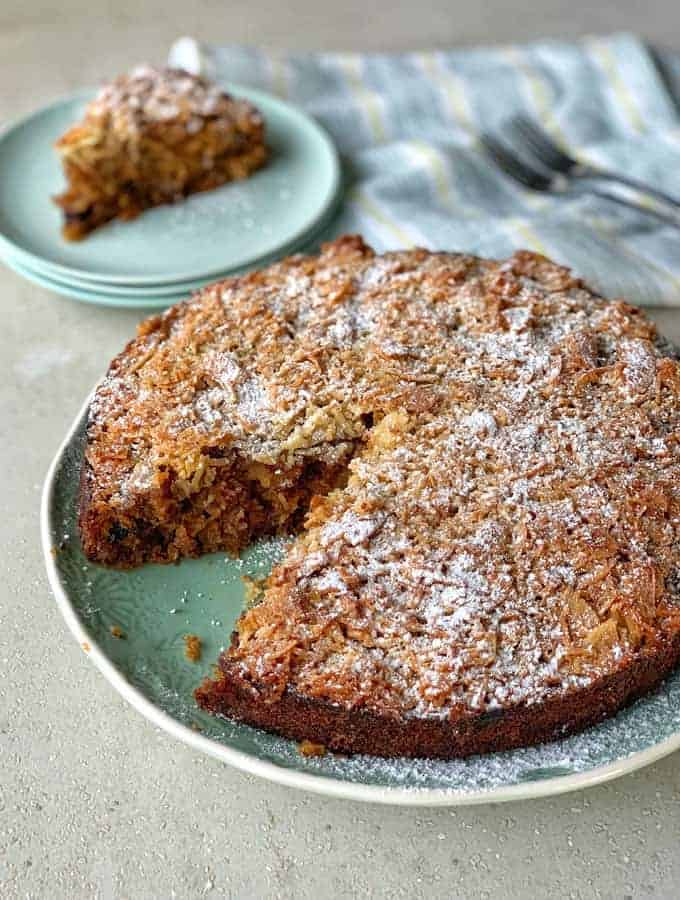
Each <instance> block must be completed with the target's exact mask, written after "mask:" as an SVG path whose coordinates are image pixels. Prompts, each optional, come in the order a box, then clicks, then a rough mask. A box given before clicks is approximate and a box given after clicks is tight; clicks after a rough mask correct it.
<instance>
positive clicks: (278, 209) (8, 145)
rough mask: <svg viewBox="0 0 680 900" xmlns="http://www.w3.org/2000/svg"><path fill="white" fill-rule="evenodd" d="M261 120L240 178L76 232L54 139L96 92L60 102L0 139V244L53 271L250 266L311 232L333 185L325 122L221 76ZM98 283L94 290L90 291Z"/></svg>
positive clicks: (119, 279)
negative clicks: (247, 172)
mask: <svg viewBox="0 0 680 900" xmlns="http://www.w3.org/2000/svg"><path fill="white" fill-rule="evenodd" d="M224 87H225V89H226V90H228V91H230V92H231V93H233V94H235V95H237V96H239V97H244V98H246V99H248V100H251V101H252V102H253V103H255V104H256V105H257V107H258V108H259V109H260V111H261V112H262V115H263V117H264V119H265V125H266V134H267V144H268V146H269V148H270V151H271V158H270V159H269V161H268V163H267V164H266V165H265V166H264V167H263V168H262V169H260V170H259V171H258V172H255V173H254V174H253V175H252V176H251V177H250V178H247V179H245V180H244V181H239V182H232V183H230V184H226V185H224V186H222V187H221V188H218V189H216V190H214V191H207V192H205V193H202V194H195V195H193V196H191V197H188V198H187V199H186V200H184V201H183V202H181V203H177V204H174V205H169V206H161V207H157V208H156V209H152V210H148V211H147V212H145V213H144V214H143V215H141V216H139V218H137V219H135V220H134V221H132V222H113V223H111V224H109V225H106V226H104V227H103V228H101V229H99V230H97V231H95V232H94V233H93V234H91V235H90V236H89V237H88V238H86V239H85V240H83V241H79V242H75V243H73V242H69V241H65V240H64V239H63V238H62V236H61V213H60V210H59V209H58V208H57V207H56V206H55V205H54V204H53V203H52V201H51V197H52V196H53V195H54V194H57V193H59V191H60V190H61V189H62V185H63V179H62V175H61V171H60V167H59V160H58V158H57V155H56V153H55V151H54V149H53V144H54V141H55V140H56V139H57V138H58V137H59V135H60V134H62V133H63V132H64V131H66V129H67V128H68V127H69V126H70V125H71V124H73V123H74V122H76V121H78V119H79V118H80V117H81V116H82V113H83V109H84V107H85V104H86V102H87V101H88V100H89V99H90V98H91V96H92V92H91V91H89V92H83V93H79V94H77V95H75V96H72V97H69V98H66V99H63V100H60V101H57V102H56V103H54V104H52V105H51V106H48V107H46V108H44V109H42V110H40V111H38V112H36V113H34V114H33V115H31V116H29V117H28V118H25V119H23V120H22V121H20V122H18V123H16V124H15V125H13V126H11V127H9V128H8V129H6V130H5V131H4V132H3V134H2V136H1V137H0V253H2V254H3V255H7V254H11V255H12V256H13V257H14V258H16V259H17V261H19V262H20V263H21V264H22V265H24V266H28V267H30V268H31V269H32V270H34V271H36V270H38V271H40V272H41V273H43V274H44V275H47V276H50V277H60V278H62V279H66V280H68V279H69V278H70V277H76V278H79V279H84V280H87V281H91V282H98V283H102V282H104V283H109V284H121V285H123V284H124V285H139V286H141V285H155V286H159V285H168V291H173V290H174V288H173V286H172V285H173V283H175V282H187V281H195V280H198V279H208V278H211V277H214V276H216V275H219V274H221V273H224V272H227V271H232V270H235V269H240V268H243V267H246V266H250V265H252V264H254V263H256V262H259V261H261V260H263V259H265V258H268V257H272V256H274V255H276V254H280V253H282V252H284V251H288V250H289V249H290V248H291V247H292V246H293V245H295V244H297V243H299V242H301V241H303V240H309V239H310V237H311V235H312V234H313V233H314V232H316V231H318V229H319V227H321V225H322V224H323V223H324V222H325V220H326V219H327V217H328V214H329V211H330V210H331V209H332V208H333V206H334V204H335V203H336V200H337V197H338V193H339V190H340V183H341V179H340V166H339V162H338V156H337V153H336V151H335V147H334V145H333V143H332V142H331V140H330V138H329V137H328V135H327V134H326V132H325V131H324V130H323V129H322V128H321V127H320V126H319V125H318V124H317V123H316V122H315V121H314V120H313V119H311V118H309V116H307V115H305V114H304V113H303V112H301V111H300V110H298V109H296V108H295V107H294V106H291V105H290V104H288V103H285V102H284V101H282V100H279V99H278V98H276V97H272V96H270V95H269V94H265V93H263V92H261V91H256V90H253V89H252V88H247V87H245V86H243V85H235V84H227V85H225V86H224ZM97 289H98V287H97V285H96V284H93V290H97Z"/></svg>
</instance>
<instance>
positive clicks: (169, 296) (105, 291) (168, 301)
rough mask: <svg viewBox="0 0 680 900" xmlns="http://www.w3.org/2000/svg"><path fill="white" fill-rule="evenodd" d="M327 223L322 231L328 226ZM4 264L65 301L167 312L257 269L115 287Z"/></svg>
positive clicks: (13, 261)
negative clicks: (221, 282)
mask: <svg viewBox="0 0 680 900" xmlns="http://www.w3.org/2000/svg"><path fill="white" fill-rule="evenodd" d="M334 211H335V210H334V208H333V209H331V211H330V213H329V218H331V217H332V215H333V214H334ZM327 221H328V220H324V222H323V223H322V226H321V227H323V225H325V224H327ZM315 233H316V232H315ZM313 244H314V240H312V241H311V243H310V242H307V241H304V239H303V240H302V241H301V242H300V243H299V244H295V245H294V246H292V247H286V248H283V249H282V251H281V252H282V253H289V252H292V251H293V250H296V251H297V250H305V249H308V248H310V247H311V246H312V245H313ZM275 258H276V257H266V258H264V259H261V260H259V261H258V266H264V265H266V264H267V263H269V262H272V261H273V259H275ZM2 261H3V262H4V263H5V265H7V266H9V267H10V268H11V269H14V271H15V272H17V273H18V274H19V275H21V276H22V277H23V278H26V279H27V280H28V281H32V282H33V283H34V284H38V285H40V287H44V288H47V289H48V290H50V291H54V293H56V294H61V295H62V296H64V297H71V298H72V299H74V300H82V301H83V302H85V303H93V304H95V305H97V306H111V307H118V308H126V307H127V308H140V309H165V308H166V307H168V306H171V305H172V304H173V303H178V302H179V301H180V300H185V299H186V298H187V297H189V295H190V294H191V292H192V291H195V290H198V289H199V288H201V287H203V285H205V284H210V283H211V282H213V281H216V280H218V279H219V278H227V277H228V276H230V275H236V274H238V273H240V272H244V271H248V270H249V269H252V268H255V266H245V267H244V268H241V269H236V270H233V271H230V272H223V273H221V274H219V275H214V276H212V277H210V278H202V279H198V280H197V281H190V282H175V283H173V284H169V285H165V286H164V287H156V286H148V285H111V284H102V283H99V282H92V281H86V280H85V279H79V278H74V277H70V276H69V277H68V278H66V277H58V276H56V275H52V274H49V273H47V272H44V271H41V270H39V269H34V268H33V267H32V266H30V265H26V264H25V263H24V261H23V259H20V258H19V257H18V256H16V255H15V254H14V253H7V252H6V253H4V255H3V256H2Z"/></svg>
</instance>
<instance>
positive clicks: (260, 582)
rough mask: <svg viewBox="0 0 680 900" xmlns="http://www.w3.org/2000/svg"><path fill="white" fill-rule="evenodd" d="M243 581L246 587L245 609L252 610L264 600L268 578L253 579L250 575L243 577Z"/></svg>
mask: <svg viewBox="0 0 680 900" xmlns="http://www.w3.org/2000/svg"><path fill="white" fill-rule="evenodd" d="M241 581H242V582H243V584H244V587H245V601H244V602H245V607H246V609H250V608H251V607H253V606H257V604H258V603H259V602H260V600H261V599H262V596H263V595H264V588H265V582H266V581H267V579H266V578H251V577H250V576H249V575H242V576H241Z"/></svg>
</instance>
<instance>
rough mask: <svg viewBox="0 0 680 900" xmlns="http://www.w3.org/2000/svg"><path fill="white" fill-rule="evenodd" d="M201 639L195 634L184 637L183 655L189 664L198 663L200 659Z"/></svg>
mask: <svg viewBox="0 0 680 900" xmlns="http://www.w3.org/2000/svg"><path fill="white" fill-rule="evenodd" d="M201 649H202V646H201V639H200V637H199V636H198V635H197V634H185V635H184V655H185V656H186V658H187V659H189V660H191V662H198V661H199V660H200V658H201Z"/></svg>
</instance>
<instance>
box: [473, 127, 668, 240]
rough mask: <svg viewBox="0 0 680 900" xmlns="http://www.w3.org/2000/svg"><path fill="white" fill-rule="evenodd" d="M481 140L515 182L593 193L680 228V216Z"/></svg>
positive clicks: (554, 191)
mask: <svg viewBox="0 0 680 900" xmlns="http://www.w3.org/2000/svg"><path fill="white" fill-rule="evenodd" d="M479 140H480V144H481V145H482V148H483V149H484V151H485V152H486V154H487V155H488V156H489V157H490V158H491V159H492V160H493V162H495V163H496V165H497V166H498V168H499V169H501V170H502V171H503V172H505V174H506V175H508V176H509V177H510V178H512V179H513V180H514V181H517V182H518V183H519V184H521V185H523V186H524V187H528V188H530V189H531V190H533V191H539V192H541V193H546V194H569V193H571V194H593V195H595V196H596V197H602V198H604V199H605V200H608V201H609V202H611V203H616V204H618V205H619V206H623V207H625V208H626V209H633V210H635V211H636V212H642V213H645V215H648V216H652V217H653V218H655V219H658V220H659V221H661V222H663V223H664V224H666V225H673V226H674V227H675V228H680V217H675V216H673V215H666V214H665V213H663V212H661V211H660V210H658V209H654V208H651V207H648V206H643V205H641V204H639V203H635V202H634V201H633V200H627V199H625V198H624V197H620V196H618V195H617V194H614V193H611V192H610V191H607V190H604V189H602V188H598V187H597V186H595V185H594V184H593V183H592V182H586V181H577V180H574V179H573V178H572V177H570V176H569V175H567V174H566V173H563V172H554V171H553V172H546V171H541V170H540V169H538V168H536V167H535V166H534V165H532V164H531V163H530V162H528V161H527V160H526V159H525V158H520V157H519V156H518V155H517V154H516V153H514V152H513V151H512V150H510V149H509V148H508V147H507V146H506V145H505V144H503V143H501V141H499V140H498V139H497V138H495V137H494V136H493V135H490V134H486V133H483V134H481V135H480V139H479Z"/></svg>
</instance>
